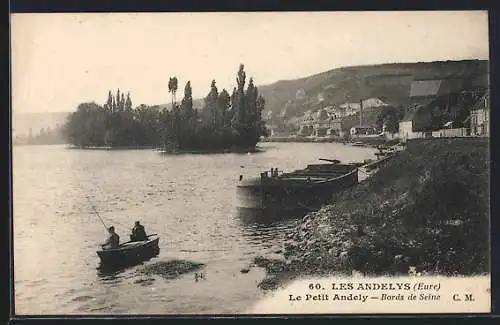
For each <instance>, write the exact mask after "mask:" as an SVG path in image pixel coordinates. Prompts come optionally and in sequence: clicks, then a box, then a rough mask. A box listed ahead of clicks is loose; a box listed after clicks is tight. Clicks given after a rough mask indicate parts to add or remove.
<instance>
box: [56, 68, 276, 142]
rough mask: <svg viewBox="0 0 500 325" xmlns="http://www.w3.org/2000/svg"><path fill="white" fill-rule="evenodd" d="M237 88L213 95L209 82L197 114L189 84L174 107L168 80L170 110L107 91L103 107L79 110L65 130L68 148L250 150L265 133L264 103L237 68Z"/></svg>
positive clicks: (214, 89) (174, 85)
mask: <svg viewBox="0 0 500 325" xmlns="http://www.w3.org/2000/svg"><path fill="white" fill-rule="evenodd" d="M236 82H237V87H235V88H234V89H233V92H232V95H229V93H228V92H227V91H226V90H225V89H223V90H222V91H221V92H219V91H218V89H217V86H216V82H215V80H212V83H211V85H210V92H209V93H208V95H207V96H206V97H205V99H204V105H203V108H202V109H201V110H199V109H197V108H194V107H193V98H192V88H191V83H190V81H188V82H187V83H186V85H185V87H184V98H183V99H182V101H181V103H180V104H177V103H176V93H177V86H178V81H177V78H176V77H173V78H170V80H169V85H168V88H169V93H170V94H171V99H172V103H171V107H170V109H167V108H166V107H161V106H159V105H155V106H147V105H144V104H141V105H139V106H137V107H135V108H133V107H132V106H133V105H132V99H131V96H130V93H127V95H126V96H125V94H124V93H123V92H121V93H120V90H119V89H118V90H117V92H116V95H114V94H113V93H112V92H111V91H109V94H108V99H107V102H106V104H104V105H103V106H100V105H98V104H96V103H95V102H87V103H82V104H80V105H78V107H77V110H76V112H74V113H71V114H70V115H69V117H68V120H67V122H66V124H65V125H64V135H65V137H66V139H67V141H68V143H69V144H71V145H74V146H75V147H79V148H90V147H97V148H99V147H103V148H105V147H107V148H137V147H151V148H161V149H164V150H165V151H167V152H182V151H198V150H201V151H253V150H255V147H256V145H257V143H258V142H259V139H260V137H261V136H265V135H266V134H267V129H266V127H265V123H264V122H263V121H262V110H263V109H264V105H265V101H264V98H263V97H262V96H259V94H258V91H257V87H256V86H255V85H254V83H253V79H252V78H250V79H249V80H248V85H247V86H246V89H245V82H246V73H245V71H244V66H243V64H241V65H240V68H239V71H238V74H237V78H236Z"/></svg>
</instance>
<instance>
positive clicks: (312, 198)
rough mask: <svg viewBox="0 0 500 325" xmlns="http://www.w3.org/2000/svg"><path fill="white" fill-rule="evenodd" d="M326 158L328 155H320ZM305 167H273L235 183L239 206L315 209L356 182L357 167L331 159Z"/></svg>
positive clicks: (282, 210) (279, 210) (275, 211)
mask: <svg viewBox="0 0 500 325" xmlns="http://www.w3.org/2000/svg"><path fill="white" fill-rule="evenodd" d="M322 160H327V159H322ZM331 162H332V163H327V164H311V165H307V167H306V168H305V169H300V170H295V171H292V172H289V173H279V172H278V171H277V170H275V169H273V170H271V172H269V171H266V172H263V173H261V174H260V177H255V178H249V179H243V177H241V176H240V181H239V183H238V186H237V192H238V205H239V209H240V210H241V209H243V210H256V211H263V212H270V213H271V214H283V213H294V212H296V213H297V214H299V213H302V212H308V211H314V210H317V209H319V208H320V207H321V205H323V204H325V203H326V202H328V201H329V200H331V199H332V197H333V194H334V193H337V192H340V191H343V190H345V189H348V188H350V187H353V186H354V185H356V184H358V168H357V167H356V166H355V165H352V164H340V163H338V161H334V160H332V161H331Z"/></svg>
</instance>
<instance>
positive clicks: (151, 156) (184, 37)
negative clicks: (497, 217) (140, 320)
mask: <svg viewBox="0 0 500 325" xmlns="http://www.w3.org/2000/svg"><path fill="white" fill-rule="evenodd" d="M11 50H12V62H11V68H12V142H13V148H12V150H13V251H12V252H13V259H14V281H13V286H14V299H15V310H14V312H15V315H16V316H35V315H65V316H67V315H183V314H189V315H195V314H203V315H242V314H245V315H248V314H253V315H257V314H259V315H260V314H415V313H417V314H431V313H489V312H490V311H491V298H490V235H489V234H490V214H489V211H490V192H489V179H490V163H489V161H490V159H489V141H490V140H489V139H490V100H489V98H490V97H489V96H490V93H489V57H488V55H489V54H488V53H489V44H488V13H487V12H485V11H435V12H434V11H408V12H404V11H398V12H381V11H377V12H245V13H243V12H241V13H236V12H233V13H64V14H63V13H36V14H35V13H33V14H12V15H11Z"/></svg>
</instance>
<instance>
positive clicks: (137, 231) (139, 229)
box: [130, 221, 148, 241]
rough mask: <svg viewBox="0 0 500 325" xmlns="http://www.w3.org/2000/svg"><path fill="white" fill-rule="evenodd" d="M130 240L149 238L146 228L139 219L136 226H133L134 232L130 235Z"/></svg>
mask: <svg viewBox="0 0 500 325" xmlns="http://www.w3.org/2000/svg"><path fill="white" fill-rule="evenodd" d="M130 240H131V241H141V240H148V236H146V230H145V229H144V226H143V225H141V223H140V222H139V221H136V222H135V225H134V228H132V234H131V235H130Z"/></svg>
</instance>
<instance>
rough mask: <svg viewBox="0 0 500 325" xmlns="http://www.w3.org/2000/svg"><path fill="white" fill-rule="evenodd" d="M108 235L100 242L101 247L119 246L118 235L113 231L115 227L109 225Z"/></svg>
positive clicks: (111, 247)
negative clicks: (102, 242) (104, 240)
mask: <svg viewBox="0 0 500 325" xmlns="http://www.w3.org/2000/svg"><path fill="white" fill-rule="evenodd" d="M108 232H109V237H108V239H107V240H106V242H105V243H104V244H102V245H101V246H102V248H103V249H113V248H118V247H119V246H120V236H118V234H117V233H116V232H115V227H113V226H111V227H109V228H108Z"/></svg>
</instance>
